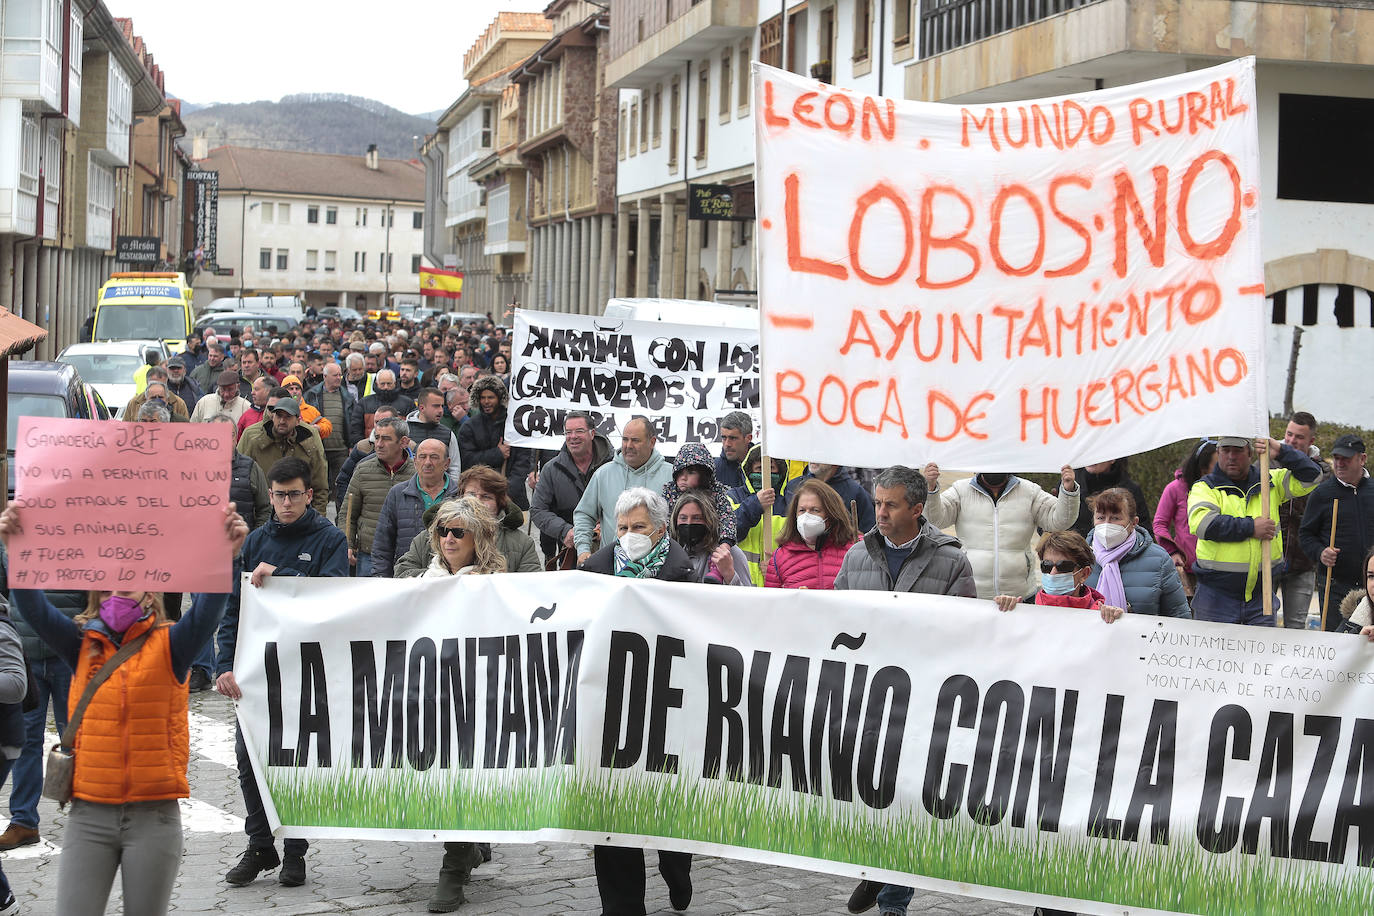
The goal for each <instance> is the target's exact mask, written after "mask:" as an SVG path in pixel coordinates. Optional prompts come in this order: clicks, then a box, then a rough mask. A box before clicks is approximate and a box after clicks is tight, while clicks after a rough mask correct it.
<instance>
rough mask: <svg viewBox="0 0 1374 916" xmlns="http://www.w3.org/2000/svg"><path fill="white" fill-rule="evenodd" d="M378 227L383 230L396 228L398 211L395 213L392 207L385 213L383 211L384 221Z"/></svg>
mask: <svg viewBox="0 0 1374 916" xmlns="http://www.w3.org/2000/svg"><path fill="white" fill-rule="evenodd" d="M378 225H380V226H381V227H382V228H383V229H391V228H393V227H395V225H396V211H395V210H394V209H392V208H391V207H387V208H386V209H385V210H383V211H382V221H381V223H379V224H378Z"/></svg>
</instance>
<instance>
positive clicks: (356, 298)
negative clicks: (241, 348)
mask: <svg viewBox="0 0 1374 916" xmlns="http://www.w3.org/2000/svg"><path fill="white" fill-rule="evenodd" d="M195 167H196V168H197V169H201V170H207V171H214V172H218V173H219V239H218V243H219V256H218V263H219V266H220V267H221V269H223V268H231V269H232V271H233V272H232V274H226V275H223V276H221V275H216V274H214V273H209V272H202V273H201V274H199V275H198V276H197V277H196V280H195V283H194V288H195V303H196V307H197V308H202V307H204V306H206V305H208V304H209V302H210V301H211V300H212V299H215V298H218V297H222V296H235V295H251V294H253V293H255V292H274V293H282V294H287V293H299V294H303V295H304V297H305V302H306V303H307V304H308V305H313V306H315V307H316V308H324V307H326V306H344V307H347V308H355V309H358V310H359V311H364V310H366V309H379V308H386V307H388V306H389V305H390V304H391V303H394V302H395V299H396V297H397V296H404V297H406V298H407V299H410V300H412V301H413V300H414V299H416V298H417V297H418V295H419V290H420V261H421V250H422V242H423V237H424V220H425V210H424V181H425V176H424V171H423V169H422V168H421V166H420V164H419V163H418V162H414V161H409V160H403V159H383V158H381V157H380V156H378V155H377V151H376V148H375V147H373V148H372V149H370V150H368V151H367V153H366V154H364V155H362V156H340V155H328V154H324V153H302V152H293V151H288V150H264V149H249V148H246V147H233V146H225V147H219V148H217V149H214V150H211V151H210V153H209V156H208V157H207V158H205V159H203V160H199V161H197V162H196V163H195Z"/></svg>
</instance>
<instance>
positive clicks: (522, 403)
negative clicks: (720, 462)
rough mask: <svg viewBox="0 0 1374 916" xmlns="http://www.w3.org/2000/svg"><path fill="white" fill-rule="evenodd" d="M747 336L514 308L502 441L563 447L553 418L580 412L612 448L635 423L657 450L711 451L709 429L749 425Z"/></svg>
mask: <svg viewBox="0 0 1374 916" xmlns="http://www.w3.org/2000/svg"><path fill="white" fill-rule="evenodd" d="M758 357H759V333H758V330H757V329H749V330H745V329H741V328H727V327H718V326H717V327H705V326H701V325H685V324H670V323H667V322H659V321H633V320H628V319H622V318H604V317H598V316H596V315H564V314H560V313H556V312H533V311H529V310H528V309H516V311H515V331H514V334H513V335H512V342H511V376H510V379H511V382H510V408H509V411H508V412H507V415H506V441H507V442H509V443H511V444H512V445H528V446H534V447H536V448H545V449H559V448H562V447H563V418H564V417H565V416H567V414H568V411H571V410H585V411H587V412H588V413H589V414H591V417H592V425H593V426H594V427H595V429H596V430H597V431H598V432H600V433H603V434H605V436H606V437H607V438H608V439H610V440H611V444H612V445H613V446H615V447H616V448H619V446H620V431H621V430H622V429H624V428H625V423H626V422H628V421H629V419H630V418H631V417H633V416H635V415H636V414H639V415H643V416H646V417H648V418H649V419H650V420H652V421H653V423H654V426H655V428H656V430H657V433H658V449H659V451H660V452H662V453H663V454H665V455H676V454H677V450H678V448H680V447H681V446H683V445H686V444H688V443H691V442H699V443H702V444H704V445H706V446H707V447H708V448H711V450H712V452H713V453H715V452H718V451H719V449H716V448H714V446H715V444H716V443H717V442H719V441H720V425H719V421H720V419H721V418H722V417H724V416H725V415H726V414H727V413H730V412H731V411H734V410H743V411H745V412H746V413H748V414H749V416H750V418H751V419H752V421H753V423H754V426H755V427H756V428H757V427H758V423H759V419H760V418H759V367H758V362H759V359H758Z"/></svg>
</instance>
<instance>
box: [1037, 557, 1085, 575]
mask: <svg viewBox="0 0 1374 916" xmlns="http://www.w3.org/2000/svg"><path fill="white" fill-rule="evenodd" d="M1081 568H1082V567H1080V566H1079V565H1078V564H1077V563H1075V562H1074V561H1073V560H1061V561H1059V562H1058V563H1051V562H1049V561H1048V560H1041V561H1040V571H1041V572H1042V573H1055V572H1059V573H1071V572H1077V571H1078V570H1079V569H1081Z"/></svg>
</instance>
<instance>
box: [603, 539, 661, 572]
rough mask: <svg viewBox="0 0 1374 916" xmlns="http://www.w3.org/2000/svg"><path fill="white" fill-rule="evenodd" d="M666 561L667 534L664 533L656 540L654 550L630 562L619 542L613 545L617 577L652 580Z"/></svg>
mask: <svg viewBox="0 0 1374 916" xmlns="http://www.w3.org/2000/svg"><path fill="white" fill-rule="evenodd" d="M667 559H668V533H667V532H664V534H663V537H661V538H659V539H658V543H657V544H655V545H654V549H653V550H651V551H649V552H648V553H647V554H645V555H644V556H643V557H642V558H640V559H638V560H631V559H630V558H629V557H628V556H626V555H625V548H623V547H621V546H620V544H619V542H617V543H616V545H615V564H616V567H617V569H616V572H615V574H616V575H617V576H628V577H631V578H634V579H652V578H654V576H657V575H658V571H659V570H660V569H662V568H663V563H664V561H666V560H667Z"/></svg>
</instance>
